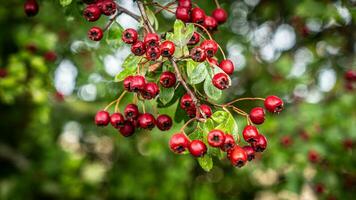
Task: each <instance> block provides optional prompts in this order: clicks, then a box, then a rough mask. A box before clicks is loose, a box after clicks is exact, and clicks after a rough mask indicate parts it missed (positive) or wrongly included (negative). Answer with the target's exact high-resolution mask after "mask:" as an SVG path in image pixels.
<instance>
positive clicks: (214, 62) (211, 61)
mask: <svg viewBox="0 0 356 200" xmlns="http://www.w3.org/2000/svg"><path fill="white" fill-rule="evenodd" d="M208 61H209V63H210V64H212V65H215V66H219V62H218V60H217V59H216V58H208ZM225 73H226V72H225Z"/></svg>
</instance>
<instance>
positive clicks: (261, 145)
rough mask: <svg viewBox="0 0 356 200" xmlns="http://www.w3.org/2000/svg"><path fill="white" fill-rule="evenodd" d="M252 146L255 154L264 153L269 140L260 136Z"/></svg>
mask: <svg viewBox="0 0 356 200" xmlns="http://www.w3.org/2000/svg"><path fill="white" fill-rule="evenodd" d="M251 145H252V148H253V150H255V152H263V151H264V150H265V149H266V148H267V139H266V137H265V136H264V135H262V134H259V135H258V136H257V137H256V141H255V142H253V143H251Z"/></svg>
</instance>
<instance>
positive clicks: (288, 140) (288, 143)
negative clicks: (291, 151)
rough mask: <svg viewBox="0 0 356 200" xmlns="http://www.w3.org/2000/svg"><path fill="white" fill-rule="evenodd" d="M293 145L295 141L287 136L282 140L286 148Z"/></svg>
mask: <svg viewBox="0 0 356 200" xmlns="http://www.w3.org/2000/svg"><path fill="white" fill-rule="evenodd" d="M292 143H293V140H292V138H291V137H290V136H289V135H285V136H283V137H282V138H281V144H282V145H283V146H284V147H289V146H290V145H292Z"/></svg>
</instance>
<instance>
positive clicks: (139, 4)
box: [137, 0, 155, 33]
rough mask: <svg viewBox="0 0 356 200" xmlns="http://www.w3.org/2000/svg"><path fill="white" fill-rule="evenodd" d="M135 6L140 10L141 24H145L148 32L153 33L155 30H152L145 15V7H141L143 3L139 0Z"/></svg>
mask: <svg viewBox="0 0 356 200" xmlns="http://www.w3.org/2000/svg"><path fill="white" fill-rule="evenodd" d="M137 5H138V9H139V10H140V13H141V15H142V18H143V23H145V24H146V26H147V27H148V30H149V32H151V33H154V32H155V30H154V29H153V27H152V25H151V23H150V21H149V20H148V17H147V13H146V10H145V7H144V6H143V3H142V2H141V1H140V0H137Z"/></svg>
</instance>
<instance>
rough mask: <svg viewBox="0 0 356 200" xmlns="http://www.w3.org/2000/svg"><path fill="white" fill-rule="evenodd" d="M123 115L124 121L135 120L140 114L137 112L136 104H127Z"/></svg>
mask: <svg viewBox="0 0 356 200" xmlns="http://www.w3.org/2000/svg"><path fill="white" fill-rule="evenodd" d="M124 114H125V117H126V119H137V117H138V116H139V115H140V112H139V111H138V107H137V105H136V104H128V105H127V106H126V107H125V110H124Z"/></svg>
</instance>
